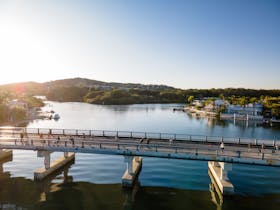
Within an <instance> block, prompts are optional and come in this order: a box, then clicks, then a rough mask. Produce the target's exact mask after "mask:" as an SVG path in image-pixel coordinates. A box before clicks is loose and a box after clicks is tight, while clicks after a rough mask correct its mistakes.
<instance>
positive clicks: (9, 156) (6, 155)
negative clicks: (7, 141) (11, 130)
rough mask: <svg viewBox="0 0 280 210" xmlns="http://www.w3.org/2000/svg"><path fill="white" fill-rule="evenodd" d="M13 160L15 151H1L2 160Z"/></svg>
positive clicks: (0, 157)
mask: <svg viewBox="0 0 280 210" xmlns="http://www.w3.org/2000/svg"><path fill="white" fill-rule="evenodd" d="M5 159H13V150H11V149H0V160H5Z"/></svg>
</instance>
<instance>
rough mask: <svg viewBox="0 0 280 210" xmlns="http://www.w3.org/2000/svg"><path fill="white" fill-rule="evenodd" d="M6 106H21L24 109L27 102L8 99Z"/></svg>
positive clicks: (11, 107) (26, 106)
mask: <svg viewBox="0 0 280 210" xmlns="http://www.w3.org/2000/svg"><path fill="white" fill-rule="evenodd" d="M8 106H9V108H10V109H13V108H22V109H24V110H27V109H28V104H27V103H26V102H24V101H21V100H18V99H14V100H11V101H9V103H8Z"/></svg>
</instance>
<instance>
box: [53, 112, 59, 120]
mask: <svg viewBox="0 0 280 210" xmlns="http://www.w3.org/2000/svg"><path fill="white" fill-rule="evenodd" d="M52 118H53V119H54V120H58V119H59V118H60V116H59V114H57V113H55V114H54V115H53V116H52Z"/></svg>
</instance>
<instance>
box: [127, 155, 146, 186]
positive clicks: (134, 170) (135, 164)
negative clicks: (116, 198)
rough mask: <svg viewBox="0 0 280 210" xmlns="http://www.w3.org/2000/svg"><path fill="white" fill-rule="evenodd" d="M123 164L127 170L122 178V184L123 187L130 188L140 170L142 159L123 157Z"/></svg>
mask: <svg viewBox="0 0 280 210" xmlns="http://www.w3.org/2000/svg"><path fill="white" fill-rule="evenodd" d="M125 162H126V163H127V168H126V171H125V173H124V175H123V177H122V184H123V186H124V187H132V186H133V184H134V181H135V179H136V178H137V176H138V174H139V172H140V170H141V167H142V157H134V156H125Z"/></svg>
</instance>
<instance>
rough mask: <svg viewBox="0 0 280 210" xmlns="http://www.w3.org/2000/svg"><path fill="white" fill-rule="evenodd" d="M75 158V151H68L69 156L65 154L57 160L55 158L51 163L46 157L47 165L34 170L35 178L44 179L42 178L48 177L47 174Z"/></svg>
mask: <svg viewBox="0 0 280 210" xmlns="http://www.w3.org/2000/svg"><path fill="white" fill-rule="evenodd" d="M74 159H75V153H68V155H67V157H65V156H63V157H61V158H59V159H57V160H54V161H53V162H52V163H50V164H48V163H46V162H47V161H46V159H45V163H44V164H45V166H44V167H42V168H40V169H37V170H36V171H35V172H34V179H35V180H42V179H44V178H46V177H47V176H49V175H51V174H52V173H54V172H55V171H56V170H58V169H60V168H62V167H63V166H64V165H66V164H67V163H69V162H71V161H73V160H74ZM47 160H48V158H47ZM46 166H47V167H46Z"/></svg>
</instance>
